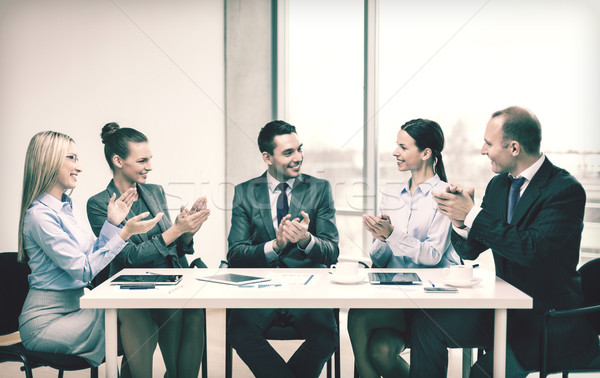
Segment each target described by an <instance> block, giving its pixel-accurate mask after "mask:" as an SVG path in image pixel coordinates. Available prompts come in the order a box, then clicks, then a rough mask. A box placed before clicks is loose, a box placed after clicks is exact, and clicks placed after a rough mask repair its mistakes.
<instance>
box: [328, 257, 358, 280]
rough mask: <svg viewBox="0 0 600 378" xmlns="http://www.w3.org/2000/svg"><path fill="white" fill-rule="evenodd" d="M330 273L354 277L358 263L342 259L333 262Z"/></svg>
mask: <svg viewBox="0 0 600 378" xmlns="http://www.w3.org/2000/svg"><path fill="white" fill-rule="evenodd" d="M331 273H333V275H334V276H336V277H346V278H348V277H356V276H357V275H358V263H356V262H346V261H344V262H339V263H337V264H333V265H332V266H331Z"/></svg>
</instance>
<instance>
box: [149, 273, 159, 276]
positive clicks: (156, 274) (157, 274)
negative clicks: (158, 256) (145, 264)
mask: <svg viewBox="0 0 600 378" xmlns="http://www.w3.org/2000/svg"><path fill="white" fill-rule="evenodd" d="M146 274H153V275H155V276H160V273H156V272H146Z"/></svg>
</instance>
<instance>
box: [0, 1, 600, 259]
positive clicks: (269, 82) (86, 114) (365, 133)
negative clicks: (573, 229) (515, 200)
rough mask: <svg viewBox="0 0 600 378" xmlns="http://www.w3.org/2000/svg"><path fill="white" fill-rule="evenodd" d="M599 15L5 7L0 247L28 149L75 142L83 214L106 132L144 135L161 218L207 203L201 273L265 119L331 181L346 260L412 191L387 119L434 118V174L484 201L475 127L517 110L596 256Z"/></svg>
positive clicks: (213, 6) (332, 7) (253, 168)
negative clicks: (536, 122)
mask: <svg viewBox="0 0 600 378" xmlns="http://www.w3.org/2000/svg"><path fill="white" fill-rule="evenodd" d="M599 19H600V2H599V1H597V0H575V1H572V0H529V1H516V0H509V1H497V0H496V1H494V0H488V1H485V0H456V1H447V0H446V1H443V0H426V1H405V0H237V1H229V0H195V1H192V0H174V1H159V0H145V1H142V0H106V1H81V0H60V1H58V0H51V1H47V0H46V1H41V0H40V1H29V0H27V1H12V0H0V143H1V148H0V158H1V162H2V163H1V165H2V171H1V173H2V179H3V185H2V192H1V195H2V198H3V201H4V202H3V207H2V209H3V217H2V218H3V220H2V227H1V228H0V250H1V251H16V249H17V226H18V214H19V206H20V201H21V190H22V179H23V177H22V175H23V163H24V157H25V150H26V148H27V144H28V142H29V139H30V138H31V137H32V136H33V135H34V134H35V133H36V132H38V131H41V130H48V129H51V130H56V131H61V132H64V133H66V134H68V135H70V136H72V137H73V138H74V139H75V141H76V142H77V146H78V150H79V154H80V159H81V162H82V166H83V172H82V174H80V176H79V182H78V186H77V188H76V189H75V191H74V192H73V198H74V200H75V201H76V202H77V203H78V204H79V205H80V206H81V207H85V203H86V202H87V199H88V198H89V197H90V196H91V195H93V194H95V193H97V192H99V191H100V190H102V189H103V188H105V187H106V184H107V183H108V181H109V179H110V177H111V175H110V171H109V168H108V166H107V164H106V162H105V160H104V156H103V145H102V143H101V141H100V130H101V127H102V126H103V125H104V124H105V123H107V122H118V123H119V124H120V125H121V126H122V127H133V128H136V129H138V130H140V131H142V132H144V133H145V134H146V135H147V136H148V138H149V140H150V144H151V147H152V152H153V154H154V158H153V160H152V165H153V171H152V172H151V173H150V175H149V182H151V183H156V184H161V185H163V186H164V188H165V190H166V192H167V193H168V201H169V207H170V208H171V211H172V213H171V215H172V216H174V215H175V214H176V212H177V211H178V209H179V206H180V205H181V204H183V205H191V204H192V203H193V200H194V199H195V198H197V197H198V196H206V197H207V198H208V205H209V207H210V208H211V210H212V212H211V216H210V218H209V220H208V222H206V223H205V224H204V225H203V227H202V229H201V231H200V232H198V233H197V234H196V236H195V242H196V248H195V249H196V254H197V255H198V256H200V257H202V259H203V260H204V261H205V262H206V264H207V265H208V266H210V267H215V266H217V265H218V262H219V260H221V259H223V258H224V256H225V253H226V248H227V243H226V238H227V233H228V230H229V221H230V219H229V218H230V207H231V199H232V196H233V186H234V185H235V184H237V183H240V182H242V181H244V180H246V179H248V178H251V177H254V176H256V175H258V174H259V173H261V172H262V171H264V169H265V166H264V163H263V162H262V160H261V158H260V154H259V151H258V148H257V145H256V137H257V135H258V131H259V129H260V127H262V126H263V125H264V124H265V123H266V122H268V121H270V120H272V119H274V118H280V119H285V120H286V121H288V122H290V123H292V124H294V125H296V126H297V128H298V134H299V136H300V138H301V141H302V142H303V143H304V151H305V161H304V168H303V170H304V172H305V173H308V174H312V175H316V176H319V177H322V178H326V179H328V180H330V182H331V184H332V187H333V191H334V197H335V203H336V208H337V210H338V213H337V221H338V226H339V230H340V248H341V252H342V254H345V255H352V256H368V252H367V251H368V245H369V244H370V242H371V240H370V237H369V236H368V235H367V234H366V233H365V232H364V230H363V228H362V224H361V219H360V215H361V214H363V213H364V212H368V213H373V212H376V207H377V203H378V202H379V194H380V193H381V191H382V190H383V188H384V187H385V185H387V184H389V183H392V182H400V181H403V180H406V178H407V177H406V176H403V175H401V174H400V173H398V172H397V170H396V169H395V163H394V161H393V158H392V156H391V153H392V151H393V149H394V148H395V140H396V133H397V131H398V129H399V127H400V125H402V124H403V123H404V122H406V121H408V120H410V119H413V118H420V117H423V118H430V119H433V120H435V121H437V122H439V123H440V125H441V126H442V128H443V130H444V133H445V135H446V148H445V150H444V153H443V154H444V159H445V164H446V170H447V173H448V177H449V180H450V181H452V182H458V183H461V184H464V185H466V186H474V187H475V188H476V196H477V198H479V199H480V198H481V196H482V195H483V190H484V189H485V188H484V185H485V184H486V183H487V182H488V179H489V178H490V177H491V175H492V172H491V169H490V167H489V162H488V159H486V158H485V157H483V156H480V155H479V150H480V147H481V144H482V142H483V131H484V127H485V124H486V122H487V120H488V118H489V116H490V115H491V113H492V112H493V111H495V110H498V109H501V108H504V107H506V106H509V105H520V106H525V107H528V108H530V109H531V110H532V111H533V112H534V113H536V114H537V116H538V117H539V119H540V121H541V123H542V128H543V140H542V151H543V152H545V153H546V154H547V155H548V157H549V158H550V160H551V161H552V162H553V163H555V164H556V165H558V166H561V167H564V168H566V169H567V170H569V171H570V172H571V173H572V174H573V175H574V176H575V177H576V178H577V179H578V180H580V181H581V182H582V184H583V185H584V187H585V189H586V192H587V197H588V200H587V206H586V218H585V230H584V235H583V240H582V260H584V259H585V260H588V259H589V258H591V257H592V256H594V255H596V256H597V254H598V253H600V232H599V231H600V142H599V140H600V138H599V136H600V131H599V125H598V118H599V116H598V110H597V109H598V105H599V104H600V70H599V69H598V67H600V23H599V22H598V20H599ZM198 256H195V257H198Z"/></svg>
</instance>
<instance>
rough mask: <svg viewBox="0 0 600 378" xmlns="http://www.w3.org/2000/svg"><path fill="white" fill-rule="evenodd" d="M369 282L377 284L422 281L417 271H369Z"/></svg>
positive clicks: (416, 282) (415, 282) (409, 283)
mask: <svg viewBox="0 0 600 378" xmlns="http://www.w3.org/2000/svg"><path fill="white" fill-rule="evenodd" d="M369 282H370V283H372V284H377V285H416V284H420V283H421V278H419V275H418V274H417V273H369Z"/></svg>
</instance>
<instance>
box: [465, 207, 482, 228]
mask: <svg viewBox="0 0 600 378" xmlns="http://www.w3.org/2000/svg"><path fill="white" fill-rule="evenodd" d="M480 211H481V207H479V206H473V208H472V209H471V210H470V211H469V213H468V214H467V216H466V217H465V226H467V227H468V228H469V229H471V228H472V227H473V222H475V218H477V215H479V212H480Z"/></svg>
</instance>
